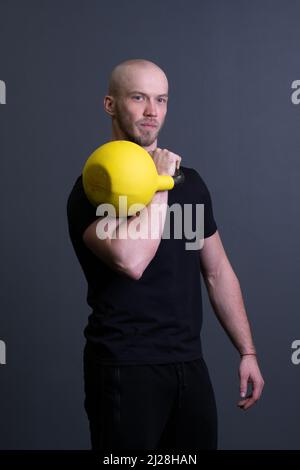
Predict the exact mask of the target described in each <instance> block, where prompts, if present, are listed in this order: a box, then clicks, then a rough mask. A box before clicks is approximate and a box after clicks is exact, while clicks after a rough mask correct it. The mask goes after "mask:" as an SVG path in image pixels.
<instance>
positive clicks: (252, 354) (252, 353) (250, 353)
mask: <svg viewBox="0 0 300 470" xmlns="http://www.w3.org/2000/svg"><path fill="white" fill-rule="evenodd" d="M244 356H257V354H256V352H249V353H240V357H241V358H242V357H244Z"/></svg>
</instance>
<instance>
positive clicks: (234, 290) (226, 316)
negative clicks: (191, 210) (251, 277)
mask: <svg viewBox="0 0 300 470" xmlns="http://www.w3.org/2000/svg"><path fill="white" fill-rule="evenodd" d="M200 264H201V272H202V275H203V278H204V281H205V284H206V287H207V291H208V295H209V299H210V302H211V304H212V306H213V309H214V311H215V313H216V316H217V318H218V319H219V321H220V323H221V325H222V326H223V328H224V329H225V331H226V332H227V334H228V335H229V337H230V339H231V340H232V342H233V344H234V345H235V347H236V348H237V349H238V351H239V352H240V354H241V355H242V354H246V353H247V354H248V353H250V354H251V353H255V347H254V344H253V339H252V334H251V331H250V325H249V322H248V318H247V314H246V311H245V307H244V302H243V298H242V292H241V288H240V284H239V281H238V279H237V276H236V275H235V273H234V271H233V269H232V267H231V265H230V262H229V260H228V258H227V256H226V253H225V250H224V248H223V245H222V242H221V239H220V236H219V234H218V232H216V233H215V234H214V235H212V236H211V237H208V238H207V239H205V242H204V246H203V248H202V250H200ZM239 377H240V395H241V398H242V399H241V400H240V401H239V402H238V406H239V407H240V408H241V409H243V410H247V409H248V408H250V407H251V406H252V405H253V404H254V403H256V401H257V400H258V399H259V397H260V395H261V393H262V389H263V386H264V380H263V378H262V375H261V372H260V370H259V367H258V363H257V359H256V356H255V355H245V356H242V358H241V362H240V366H239ZM248 383H250V384H252V392H251V393H250V395H248V396H247V388H248Z"/></svg>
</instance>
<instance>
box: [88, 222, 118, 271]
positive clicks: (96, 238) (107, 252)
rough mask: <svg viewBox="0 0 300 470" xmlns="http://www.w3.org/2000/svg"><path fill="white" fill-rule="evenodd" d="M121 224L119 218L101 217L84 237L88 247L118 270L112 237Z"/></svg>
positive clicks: (91, 225) (90, 226)
mask: <svg viewBox="0 0 300 470" xmlns="http://www.w3.org/2000/svg"><path fill="white" fill-rule="evenodd" d="M119 223H120V219H117V218H110V219H109V218H107V217H106V216H105V217H99V218H98V219H96V220H95V221H94V222H92V223H91V224H90V225H89V226H88V227H87V228H86V229H85V231H84V233H83V235H82V239H83V242H84V244H85V245H86V247H87V248H88V249H89V250H91V252H92V253H93V254H94V255H95V256H97V257H98V258H99V259H101V261H103V262H104V263H106V264H107V265H108V266H109V267H110V268H112V269H117V268H118V260H117V256H116V253H115V252H114V250H113V248H112V244H111V237H112V235H113V233H114V230H115V229H116V228H117V226H118V225H119Z"/></svg>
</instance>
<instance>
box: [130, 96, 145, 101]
mask: <svg viewBox="0 0 300 470" xmlns="http://www.w3.org/2000/svg"><path fill="white" fill-rule="evenodd" d="M132 98H133V99H134V100H137V101H141V100H142V99H143V97H142V95H134V96H133V97H132ZM139 98H141V100H140V99H139Z"/></svg>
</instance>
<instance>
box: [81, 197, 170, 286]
mask: <svg viewBox="0 0 300 470" xmlns="http://www.w3.org/2000/svg"><path fill="white" fill-rule="evenodd" d="M167 202H168V191H159V192H157V193H155V194H154V196H153V199H152V201H151V202H150V204H148V205H147V206H146V207H144V208H143V209H142V210H141V211H140V215H139V216H138V215H136V216H132V217H130V218H128V219H120V218H110V219H106V224H105V225H106V227H105V230H106V234H107V236H106V237H105V239H103V240H101V239H99V237H98V236H97V233H96V231H97V224H98V223H99V221H100V222H101V221H104V218H103V217H102V218H100V219H97V220H96V221H95V222H93V223H92V224H91V225H90V226H89V227H88V228H87V229H86V230H85V232H84V234H83V241H84V243H85V244H86V245H87V247H88V248H89V249H90V250H91V251H92V252H93V253H94V254H95V255H96V256H98V257H99V258H101V259H102V260H103V261H104V262H105V263H106V264H108V266H110V268H111V269H114V270H116V271H118V272H120V273H121V274H124V275H126V276H129V277H131V278H132V279H135V280H138V279H139V278H140V277H141V276H142V274H143V272H144V270H145V269H146V267H147V266H148V264H149V263H150V261H151V260H152V259H153V257H154V256H155V253H156V251H157V249H158V247H159V244H160V241H161V237H162V233H163V228H164V224H165V219H166V212H167ZM137 219H138V220H137ZM137 222H139V226H138V227H137V229H138V230H139V232H140V233H143V234H145V236H144V238H142V237H141V238H136V237H135V236H134V237H132V233H133V232H135V227H136V225H137ZM151 235H152V236H151Z"/></svg>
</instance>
